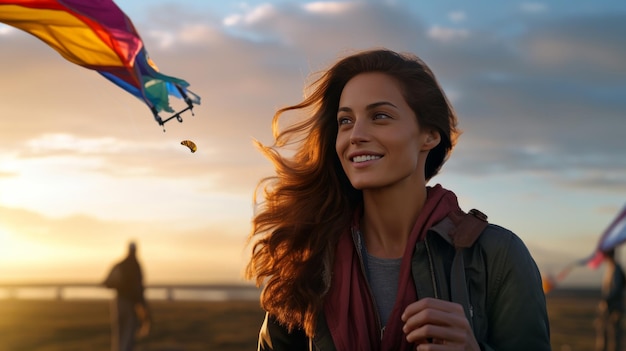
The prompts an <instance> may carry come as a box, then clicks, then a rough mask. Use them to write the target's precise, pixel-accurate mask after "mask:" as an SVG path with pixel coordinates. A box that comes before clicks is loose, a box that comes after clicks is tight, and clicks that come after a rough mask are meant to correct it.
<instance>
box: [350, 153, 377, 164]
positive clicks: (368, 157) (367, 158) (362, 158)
mask: <svg viewBox="0 0 626 351" xmlns="http://www.w3.org/2000/svg"><path fill="white" fill-rule="evenodd" d="M379 158H380V156H374V155H361V156H355V157H354V158H353V159H352V162H357V163H359V162H365V161H370V160H378V159H379Z"/></svg>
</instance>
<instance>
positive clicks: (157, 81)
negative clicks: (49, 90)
mask: <svg viewBox="0 0 626 351" xmlns="http://www.w3.org/2000/svg"><path fill="white" fill-rule="evenodd" d="M0 22H3V23H6V24H8V25H10V26H13V27H15V28H18V29H21V30H23V31H25V32H27V33H29V34H31V35H33V36H35V37H37V38H39V39H40V40H42V41H43V42H45V43H46V44H48V45H49V46H50V47H52V48H53V49H55V50H56V51H57V52H58V53H59V54H60V55H61V56H63V57H64V58H65V59H66V60H68V61H70V62H72V63H74V64H77V65H80V66H82V67H85V68H88V69H91V70H95V71H97V72H98V73H100V74H101V75H103V76H104V77H105V78H107V79H108V80H110V81H111V82H113V83H114V84H116V85H118V86H119V87H121V88H122V89H124V90H126V91H127V92H129V93H131V94H132V95H134V96H136V97H137V98H139V99H140V100H142V101H143V102H144V103H145V104H146V105H147V106H148V107H149V108H150V110H151V111H152V113H153V115H154V119H155V120H156V121H157V123H158V124H159V125H160V126H162V127H163V131H165V127H164V124H165V123H167V122H168V121H170V120H172V119H174V118H175V119H176V120H177V121H179V122H182V121H183V119H182V116H181V114H182V113H184V112H186V111H190V112H191V114H192V115H194V114H193V107H194V104H196V105H199V104H200V97H199V96H198V95H196V94H194V93H193V92H191V91H190V90H188V89H187V87H188V86H189V83H187V82H186V81H185V80H182V79H179V78H175V77H171V76H167V75H164V74H161V73H160V72H159V70H158V68H157V66H156V65H155V64H154V62H153V61H152V60H150V58H149V57H148V53H147V51H146V49H145V46H144V43H143V41H142V40H141V37H140V36H139V33H138V32H137V30H136V29H135V27H134V25H133V23H132V21H131V20H130V18H128V16H126V14H125V13H124V12H123V11H122V10H121V9H120V8H119V7H118V6H117V5H116V4H115V3H114V2H113V1H112V0H0ZM169 96H174V97H177V98H180V99H183V100H184V101H185V103H186V104H187V107H186V108H184V109H182V110H180V111H175V110H174V109H172V107H171V106H170V104H169ZM162 111H165V112H170V113H173V114H172V115H171V116H169V117H167V118H165V119H163V118H162V117H161V116H160V115H159V113H160V112H162Z"/></svg>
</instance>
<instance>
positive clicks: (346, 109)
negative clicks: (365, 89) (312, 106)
mask: <svg viewBox="0 0 626 351" xmlns="http://www.w3.org/2000/svg"><path fill="white" fill-rule="evenodd" d="M379 106H391V107H394V108H398V106H396V105H394V104H392V103H391V102H389V101H379V102H374V103H371V104H369V105H367V106H366V107H365V109H366V110H372V109H375V108H376V107H379ZM351 111H352V109H351V108H350V107H340V108H339V110H337V112H351Z"/></svg>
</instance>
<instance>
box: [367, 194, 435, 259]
mask: <svg viewBox="0 0 626 351" xmlns="http://www.w3.org/2000/svg"><path fill="white" fill-rule="evenodd" d="M426 195H427V194H426V187H425V186H424V187H418V188H413V189H411V191H406V190H405V189H384V190H365V191H363V208H364V214H363V218H362V222H361V231H362V233H363V238H364V240H365V245H366V246H367V250H368V252H369V253H370V254H371V255H373V256H375V257H380V258H398V257H402V255H403V254H404V251H405V248H406V244H407V241H408V238H409V235H410V234H411V231H412V229H413V226H414V225H415V221H416V220H417V217H418V216H419V214H420V212H421V210H422V207H423V206H424V203H425V202H426Z"/></svg>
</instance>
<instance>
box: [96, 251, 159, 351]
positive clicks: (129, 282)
mask: <svg viewBox="0 0 626 351" xmlns="http://www.w3.org/2000/svg"><path fill="white" fill-rule="evenodd" d="M103 284H104V285H105V286H106V287H107V288H111V289H115V290H116V298H115V300H113V305H112V308H111V333H112V337H111V350H112V351H131V350H132V349H133V347H134V344H135V337H136V336H145V335H146V334H147V332H148V331H149V327H150V324H149V320H150V318H149V313H148V312H149V310H148V305H147V303H146V300H145V298H144V286H143V275H142V273H141V266H140V265H139V261H137V246H136V245H135V243H134V242H131V243H130V244H129V245H128V255H127V256H126V258H124V259H123V260H122V261H121V262H119V263H117V264H115V266H113V268H112V269H111V271H110V272H109V275H108V276H107V278H106V279H105V281H104V283H103Z"/></svg>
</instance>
